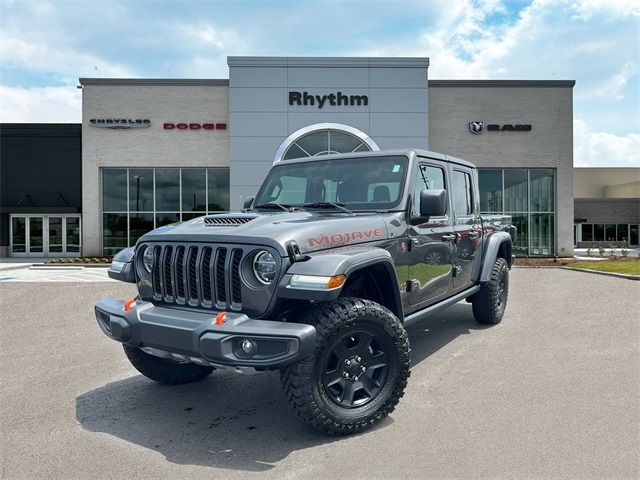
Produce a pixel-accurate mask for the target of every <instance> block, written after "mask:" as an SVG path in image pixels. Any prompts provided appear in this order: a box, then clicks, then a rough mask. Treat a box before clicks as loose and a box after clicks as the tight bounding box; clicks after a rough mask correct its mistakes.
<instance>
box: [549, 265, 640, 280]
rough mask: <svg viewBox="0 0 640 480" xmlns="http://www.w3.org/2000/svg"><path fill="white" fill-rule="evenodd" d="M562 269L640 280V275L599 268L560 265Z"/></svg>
mask: <svg viewBox="0 0 640 480" xmlns="http://www.w3.org/2000/svg"><path fill="white" fill-rule="evenodd" d="M561 268H563V269H564V270H573V271H574V272H586V273H595V274H597V275H605V276H607V277H618V278H626V279H627V280H640V275H629V274H627V273H616V272H601V271H599V270H590V269H587V268H573V267H561Z"/></svg>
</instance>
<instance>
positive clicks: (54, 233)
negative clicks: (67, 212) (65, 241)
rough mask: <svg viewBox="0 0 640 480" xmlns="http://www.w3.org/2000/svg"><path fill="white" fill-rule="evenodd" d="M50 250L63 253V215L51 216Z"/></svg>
mask: <svg viewBox="0 0 640 480" xmlns="http://www.w3.org/2000/svg"><path fill="white" fill-rule="evenodd" d="M49 252H52V253H62V217H49Z"/></svg>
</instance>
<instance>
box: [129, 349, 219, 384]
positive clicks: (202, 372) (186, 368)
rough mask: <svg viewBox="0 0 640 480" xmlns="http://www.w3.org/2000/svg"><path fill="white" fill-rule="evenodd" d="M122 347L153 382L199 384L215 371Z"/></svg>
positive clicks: (135, 365) (133, 363)
mask: <svg viewBox="0 0 640 480" xmlns="http://www.w3.org/2000/svg"><path fill="white" fill-rule="evenodd" d="M122 346H123V347H124V353H125V354H126V355H127V358H128V359H129V361H130V362H131V365H133V366H134V367H135V369H136V370H138V371H139V372H140V373H141V374H143V375H144V376H145V377H147V378H150V379H151V380H155V381H156V382H160V383H164V384H167V385H182V384H183V383H191V382H197V381H198V380H202V379H203V378H205V377H206V376H207V375H209V374H210V373H211V372H213V370H214V368H213V367H205V366H204V365H196V364H195V363H178V362H174V361H172V360H168V359H165V358H160V357H156V356H154V355H149V354H148V353H145V352H143V351H142V350H140V349H139V348H136V347H131V346H129V345H122Z"/></svg>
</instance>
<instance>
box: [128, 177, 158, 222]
mask: <svg viewBox="0 0 640 480" xmlns="http://www.w3.org/2000/svg"><path fill="white" fill-rule="evenodd" d="M129 210H131V211H134V212H153V169H151V168H144V169H140V168H136V169H131V170H129Z"/></svg>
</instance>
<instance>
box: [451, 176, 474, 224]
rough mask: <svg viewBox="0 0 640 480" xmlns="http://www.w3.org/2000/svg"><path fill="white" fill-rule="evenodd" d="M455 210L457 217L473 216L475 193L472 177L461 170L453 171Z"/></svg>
mask: <svg viewBox="0 0 640 480" xmlns="http://www.w3.org/2000/svg"><path fill="white" fill-rule="evenodd" d="M452 183H453V208H454V212H455V214H456V217H466V216H469V215H472V214H473V191H472V189H471V175H469V174H468V173H467V172H461V171H459V170H454V171H453V179H452Z"/></svg>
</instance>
